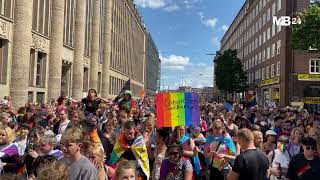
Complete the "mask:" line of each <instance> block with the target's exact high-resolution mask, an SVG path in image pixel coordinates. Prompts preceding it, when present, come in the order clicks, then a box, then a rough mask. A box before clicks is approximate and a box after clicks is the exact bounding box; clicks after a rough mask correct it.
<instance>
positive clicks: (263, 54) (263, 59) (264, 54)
mask: <svg viewBox="0 0 320 180" xmlns="http://www.w3.org/2000/svg"><path fill="white" fill-rule="evenodd" d="M265 60H266V50H265V49H263V51H262V62H264V61H265Z"/></svg>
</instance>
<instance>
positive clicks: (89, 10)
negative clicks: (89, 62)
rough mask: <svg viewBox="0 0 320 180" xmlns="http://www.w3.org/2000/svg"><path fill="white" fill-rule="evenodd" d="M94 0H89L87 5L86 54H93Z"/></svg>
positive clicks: (88, 55)
mask: <svg viewBox="0 0 320 180" xmlns="http://www.w3.org/2000/svg"><path fill="white" fill-rule="evenodd" d="M92 16H93V12H92V0H87V6H86V29H85V47H84V55H85V56H87V57H90V56H91V39H92Z"/></svg>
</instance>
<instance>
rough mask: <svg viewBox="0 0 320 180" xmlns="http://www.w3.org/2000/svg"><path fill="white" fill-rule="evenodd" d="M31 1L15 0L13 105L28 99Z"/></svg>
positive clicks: (20, 104)
mask: <svg viewBox="0 0 320 180" xmlns="http://www.w3.org/2000/svg"><path fill="white" fill-rule="evenodd" d="M31 29H32V1H24V0H16V1H15V8H14V27H13V47H12V71H11V73H12V74H11V84H10V95H11V96H12V98H13V106H14V107H16V108H17V107H20V106H24V105H25V103H27V101H28V81H29V65H30V47H31V44H32V34H31Z"/></svg>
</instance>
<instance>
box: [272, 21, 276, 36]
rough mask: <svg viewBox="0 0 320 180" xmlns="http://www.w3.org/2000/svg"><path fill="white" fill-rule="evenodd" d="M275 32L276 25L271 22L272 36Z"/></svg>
mask: <svg viewBox="0 0 320 180" xmlns="http://www.w3.org/2000/svg"><path fill="white" fill-rule="evenodd" d="M275 34H276V25H275V24H272V33H271V36H272V37H273V36H274V35H275Z"/></svg>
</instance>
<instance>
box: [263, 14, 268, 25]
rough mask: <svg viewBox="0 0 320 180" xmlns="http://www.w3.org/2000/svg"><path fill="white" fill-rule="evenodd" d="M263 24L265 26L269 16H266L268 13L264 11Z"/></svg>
mask: <svg viewBox="0 0 320 180" xmlns="http://www.w3.org/2000/svg"><path fill="white" fill-rule="evenodd" d="M262 17H263V18H262V25H263V26H264V25H265V24H266V21H267V16H266V13H263V16H262Z"/></svg>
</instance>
